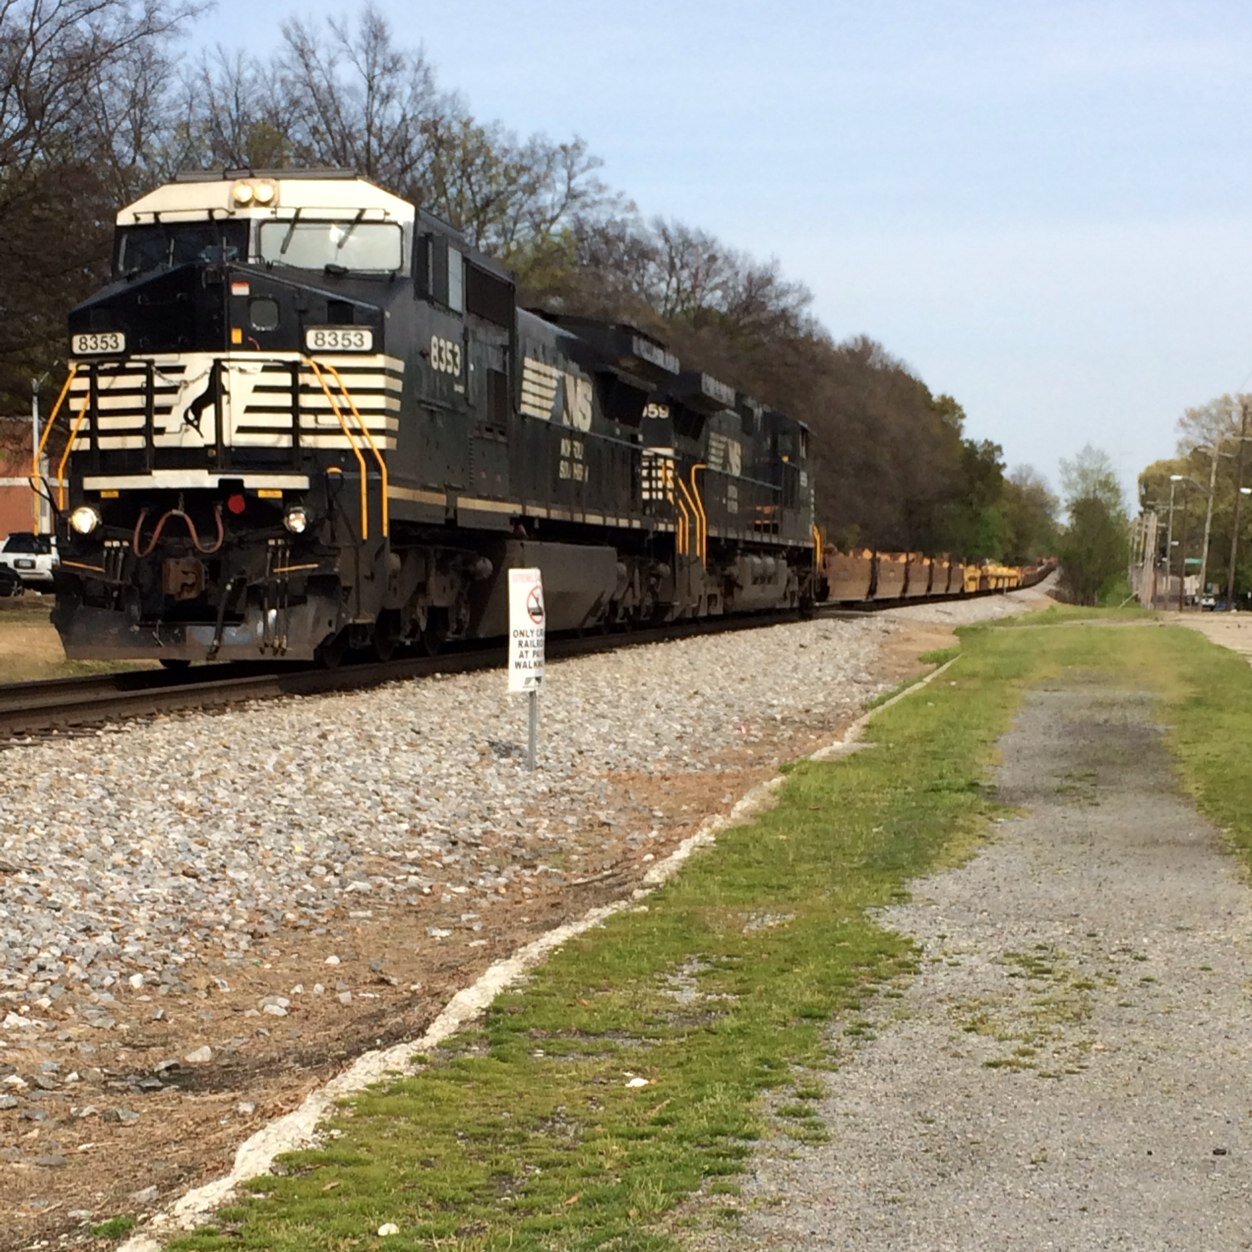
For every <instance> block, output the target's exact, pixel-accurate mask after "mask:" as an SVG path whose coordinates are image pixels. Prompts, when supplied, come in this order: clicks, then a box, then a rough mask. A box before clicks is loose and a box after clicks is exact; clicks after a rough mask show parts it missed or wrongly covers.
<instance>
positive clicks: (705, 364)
mask: <svg viewBox="0 0 1252 1252" xmlns="http://www.w3.org/2000/svg"><path fill="white" fill-rule="evenodd" d="M205 20H207V19H206V15H205V10H204V6H203V5H201V4H198V3H195V2H193V0H0V275H3V278H2V279H0V412H7V413H10V414H16V413H22V412H25V411H27V409H28V407H29V404H30V389H31V380H32V378H40V377H42V376H43V375H45V374H47V375H49V376H50V377H52V378H55V377H56V376H57V374H58V372H59V370H60V369H61V368H62V367H63V362H64V356H65V348H66V345H65V341H64V325H65V314H66V311H67V310H68V309H69V308H70V307H71V306H72V305H73V304H74V303H76V302H77V301H78V300H80V299H82V298H83V297H84V296H85V295H86V294H87V293H88V292H90V291H91V290H92V289H93V288H94V287H96V286H98V285H99V284H100V283H101V282H102V281H103V280H104V279H105V278H106V277H107V272H108V263H109V252H110V238H111V232H112V221H113V217H114V214H115V213H116V209H117V207H118V205H120V204H121V203H124V202H125V201H127V200H129V199H132V198H134V197H135V196H137V195H138V194H140V193H142V192H143V191H145V190H147V189H149V188H151V187H152V186H154V185H156V184H157V183H159V182H161V181H163V180H165V179H166V178H168V177H169V176H170V175H171V174H172V173H173V172H174V171H176V170H178V169H184V168H214V167H220V168H225V167H229V168H256V169H261V168H272V169H281V168H286V167H308V166H334V167H341V168H354V169H356V170H357V171H358V172H359V173H361V174H363V175H364V176H366V177H368V178H371V179H373V180H374V181H375V182H378V183H380V184H382V185H383V186H385V187H387V188H389V189H390V190H393V191H395V192H397V193H398V194H400V195H402V196H404V197H405V198H407V199H410V200H413V201H415V202H418V203H421V204H423V205H424V206H425V207H427V208H429V209H430V210H432V211H433V212H435V213H437V214H439V215H440V216H441V217H443V218H445V219H446V220H448V221H450V222H452V223H453V224H454V225H455V226H457V227H458V228H459V229H461V230H463V231H464V233H465V234H466V236H467V238H468V239H470V240H471V241H472V242H473V243H474V244H475V245H477V246H478V247H481V248H483V249H484V250H486V251H488V252H490V253H492V254H493V255H495V256H497V257H499V258H500V259H501V260H502V261H503V262H505V263H506V264H507V265H509V266H511V267H512V268H513V270H514V271H515V273H516V274H517V279H518V291H519V300H520V301H521V302H522V303H523V304H526V305H530V306H537V307H544V308H549V309H557V310H562V311H566V312H575V313H581V314H586V315H591V316H599V317H611V318H615V319H618V320H624V321H628V322H631V323H632V324H634V325H637V326H639V327H640V328H641V329H644V330H647V331H650V332H652V333H654V334H655V335H657V336H658V337H659V338H661V339H663V340H664V341H666V342H667V343H669V344H670V345H671V347H672V348H673V350H674V351H675V352H676V353H677V354H678V355H679V357H680V358H682V359H686V360H691V361H696V362H699V363H700V365H701V367H702V368H704V369H706V370H708V371H709V372H711V373H714V374H716V375H717V376H719V377H720V378H722V379H723V380H724V381H725V382H727V383H730V384H732V385H734V386H736V387H739V388H741V389H743V390H745V391H747V392H749V393H751V394H753V395H755V396H757V397H758V398H759V399H760V400H762V401H763V402H765V403H767V404H770V405H772V406H774V407H776V408H779V409H782V410H783V411H785V412H788V413H791V414H793V415H794V416H796V417H798V418H800V419H801V420H803V421H805V422H807V423H808V425H809V426H810V428H811V431H812V436H813V449H814V453H815V456H816V461H817V467H816V470H817V474H818V481H819V484H820V489H819V493H818V500H819V509H820V521H821V522H822V524H823V525H824V527H825V528H826V530H827V532H828V535H829V537H830V539H831V540H833V541H835V542H838V543H841V544H844V545H858V544H864V545H870V546H877V547H881V548H896V549H904V548H908V549H921V550H927V551H933V552H952V553H954V554H957V555H959V556H961V557H964V558H967V559H976V558H982V557H986V558H995V559H1003V560H1009V561H1014V562H1019V561H1026V560H1029V559H1032V558H1034V557H1036V556H1039V555H1042V554H1044V553H1047V552H1051V551H1054V550H1055V548H1056V545H1057V544H1058V542H1059V534H1058V530H1057V524H1056V516H1057V508H1058V504H1057V500H1056V498H1055V497H1054V496H1053V495H1052V494H1051V493H1050V491H1049V490H1048V487H1047V484H1046V483H1045V482H1044V480H1043V479H1042V477H1041V476H1040V475H1039V474H1038V473H1037V472H1035V471H1034V470H1033V469H1031V468H1029V467H1022V468H1019V469H1016V470H1014V471H1013V472H1012V473H1009V472H1007V468H1006V465H1005V462H1004V457H1003V451H1002V449H1001V448H1000V446H999V445H998V444H996V443H993V442H991V441H988V440H976V439H974V438H972V437H971V436H969V435H968V434H967V433H966V431H965V414H964V412H963V410H962V409H961V406H960V404H959V403H958V402H957V401H956V400H955V399H954V398H952V397H951V396H946V395H935V394H934V393H932V392H931V390H930V389H929V388H928V387H927V386H926V384H925V383H924V382H923V381H922V379H920V378H919V377H918V376H917V375H916V373H915V372H914V371H912V370H911V369H910V368H909V367H908V366H907V365H906V364H905V363H904V362H902V361H901V360H899V359H897V358H896V357H894V356H892V355H891V353H890V352H888V351H887V349H886V348H884V347H883V346H882V345H881V344H879V343H877V342H875V341H874V340H872V339H870V338H867V337H865V336H856V337H853V338H850V339H847V340H843V341H837V340H836V339H835V338H834V337H833V336H832V335H831V334H830V333H829V332H828V331H827V330H826V329H825V328H824V327H823V326H822V325H821V324H820V322H819V321H818V320H817V319H816V317H815V316H814V315H813V314H812V311H811V304H812V296H811V293H810V292H809V291H808V289H807V288H806V287H805V286H804V285H803V284H801V283H798V282H795V281H793V280H791V279H788V278H787V277H786V276H784V275H783V274H782V273H781V271H780V268H779V265H778V263H777V262H776V261H774V260H767V261H762V260H760V259H758V258H754V257H752V256H749V255H747V254H746V253H743V252H741V251H738V250H736V249H734V248H730V247H727V246H725V244H723V243H722V242H721V241H719V240H718V239H716V238H715V237H713V236H712V235H710V234H709V233H708V232H706V231H704V230H702V229H700V228H699V227H696V226H692V225H689V224H686V223H682V222H678V221H674V220H671V219H668V218H664V217H654V218H650V219H645V218H644V217H643V216H642V215H641V214H640V213H639V212H638V210H637V209H636V207H635V206H634V205H633V204H632V203H631V201H630V200H629V199H628V198H627V197H626V196H624V195H623V194H622V193H620V192H617V191H615V190H613V189H611V188H610V187H608V186H607V185H606V184H605V183H604V181H603V180H602V179H601V177H600V173H599V170H600V162H599V161H598V159H597V158H596V157H595V156H594V155H593V154H592V153H591V152H590V151H589V150H588V148H587V145H586V144H585V143H584V141H582V140H581V139H579V138H577V137H576V136H575V137H569V138H566V139H560V140H553V139H551V138H549V137H547V136H544V135H530V136H521V135H518V134H517V133H515V132H514V131H512V130H510V129H509V128H508V127H507V126H505V125H504V124H503V123H501V122H497V121H487V120H484V119H482V118H479V117H477V116H476V115H475V114H474V113H473V112H472V110H471V109H470V107H469V105H468V104H467V102H466V101H465V100H464V99H463V98H462V97H461V96H460V95H458V94H457V93H456V92H455V91H450V90H448V89H446V88H444V87H443V86H442V85H441V84H440V82H439V79H438V76H437V74H436V73H435V69H434V67H433V66H432V65H431V64H430V62H429V61H428V59H427V58H426V56H425V54H424V53H423V52H422V50H421V49H420V48H409V47H403V46H400V45H399V44H398V43H397V42H396V40H395V39H394V37H393V35H392V32H391V30H390V28H389V27H388V25H387V23H386V21H385V20H384V19H383V18H382V16H381V15H380V14H379V12H378V11H377V10H376V9H375V8H373V7H372V6H371V5H366V6H364V7H363V8H362V9H361V11H360V13H359V14H358V16H357V17H356V18H355V20H353V21H339V20H335V19H331V20H329V21H326V22H324V23H314V22H312V21H305V20H299V19H296V20H292V21H289V22H287V23H285V24H284V25H283V27H282V38H281V41H280V43H279V45H278V47H277V49H276V50H275V51H274V52H273V53H272V54H271V55H269V56H267V57H258V56H255V55H253V54H251V53H249V52H247V51H244V50H239V49H231V48H228V47H225V46H220V45H219V46H218V47H216V48H215V49H214V50H213V51H211V52H207V53H204V54H202V55H201V56H200V57H199V59H198V60H195V61H193V62H190V63H188V62H187V61H186V60H185V58H184V53H185V49H186V41H187V39H188V36H189V35H190V34H191V32H192V31H193V30H194V29H196V27H197V23H203V22H204V21H205Z"/></svg>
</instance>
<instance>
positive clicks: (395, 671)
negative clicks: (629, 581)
mask: <svg viewBox="0 0 1252 1252" xmlns="http://www.w3.org/2000/svg"><path fill="white" fill-rule="evenodd" d="M794 620H795V615H794V614H779V613H768V614H764V613H763V614H751V615H745V616H743V617H736V618H725V619H720V620H713V621H700V622H681V623H678V624H676V625H669V626H664V627H658V628H655V629H650V630H635V631H630V632H626V633H620V634H607V635H586V636H550V637H549V638H548V640H547V649H546V651H547V656H548V658H549V659H552V660H558V659H561V658H563V657H571V656H585V655H589V654H590V653H593V652H603V651H607V650H608V649H611V648H619V647H635V646H639V645H642V644H649V643H662V642H665V641H667V640H671V639H685V638H690V637H692V636H694V635H706V634H715V633H720V632H722V631H728V630H750V629H755V628H758V627H760V626H764V625H778V624H780V623H782V622H787V621H794ZM505 659H506V649H505V645H504V644H503V643H499V642H495V643H492V644H490V645H489V646H487V647H482V646H477V645H475V646H473V647H471V646H463V647H455V648H450V649H449V650H448V651H446V652H441V653H440V654H439V655H437V656H433V657H427V656H423V657H402V658H400V659H398V660H394V661H387V662H360V663H355V664H346V665H343V666H341V667H339V668H337V669H324V668H321V667H319V666H314V665H304V664H289V665H286V666H281V665H280V666H279V667H277V668H272V667H261V666H259V665H241V664H233V665H226V664H223V665H202V666H192V667H191V668H189V669H185V670H163V669H146V670H123V671H117V672H111V673H105V674H93V675H90V676H87V677H80V678H53V679H45V680H41V681H38V682H25V683H7V684H0V748H4V747H7V746H12V745H13V744H14V743H22V742H28V741H29V740H30V739H32V738H35V737H46V736H49V735H54V734H58V735H59V734H73V733H75V732H83V731H86V730H90V729H91V728H94V727H97V726H100V725H101V724H104V723H108V722H118V721H126V720H130V719H133V718H139V717H150V716H153V715H154V714H160V713H173V712H179V711H187V710H191V709H211V708H225V707H228V706H230V705H235V704H240V703H243V702H244V701H247V700H267V699H273V698H275V697H278V696H292V695H320V694H324V693H326V692H330V691H349V690H359V689H363V688H368V687H378V686H381V685H382V684H383V683H389V682H398V681H402V680H404V679H410V678H425V677H430V676H431V675H434V674H456V673H464V672H466V671H469V670H476V669H490V668H493V667H498V666H501V665H503V664H504V663H505Z"/></svg>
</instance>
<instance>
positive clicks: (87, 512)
mask: <svg viewBox="0 0 1252 1252" xmlns="http://www.w3.org/2000/svg"><path fill="white" fill-rule="evenodd" d="M100 520H101V519H100V513H99V511H98V510H96V509H93V508H92V507H91V505H90V504H80V505H79V506H78V508H76V509H75V510H74V511H73V513H71V514H70V527H71V529H73V530H74V531H76V532H77V533H78V534H80V535H90V534H91V532H92V531H93V530H95V529H96V527H97V526H99V525H100Z"/></svg>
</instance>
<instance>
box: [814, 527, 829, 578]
mask: <svg viewBox="0 0 1252 1252" xmlns="http://www.w3.org/2000/svg"><path fill="white" fill-rule="evenodd" d="M825 548H826V541H825V540H824V539H823V538H822V528H821V527H820V526H818V525H817V524H816V523H814V525H813V563H814V565H816V566H817V568H818V569H821V568H822V558H823V557H824V556H825V555H826V552H825Z"/></svg>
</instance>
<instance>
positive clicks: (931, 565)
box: [817, 548, 1056, 604]
mask: <svg viewBox="0 0 1252 1252" xmlns="http://www.w3.org/2000/svg"><path fill="white" fill-rule="evenodd" d="M1055 567H1056V562H1055V561H1054V560H1047V561H1043V562H1040V563H1039V564H1038V565H1030V566H1016V565H999V564H994V563H991V562H977V563H976V562H970V563H963V562H961V561H957V560H955V559H953V558H951V557H946V556H938V557H932V556H927V555H925V554H924V553H921V552H875V551H873V550H871V549H868V548H865V549H860V550H858V551H854V552H840V551H838V550H837V549H835V548H825V550H824V551H822V552H821V555H820V559H819V572H818V592H817V598H818V600H819V601H821V602H823V603H837V604H857V603H863V602H866V601H883V600H891V601H895V600H913V599H920V598H923V597H924V598H926V599H931V600H934V599H940V598H944V597H948V596H961V595H967V596H972V595H979V594H983V593H987V592H995V591H1015V590H1017V589H1019V588H1021V587H1032V586H1034V585H1035V584H1036V583H1038V582H1040V581H1042V579H1044V578H1045V577H1047V575H1048V574H1049V573H1051V572H1052V570H1053V569H1054V568H1055Z"/></svg>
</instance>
